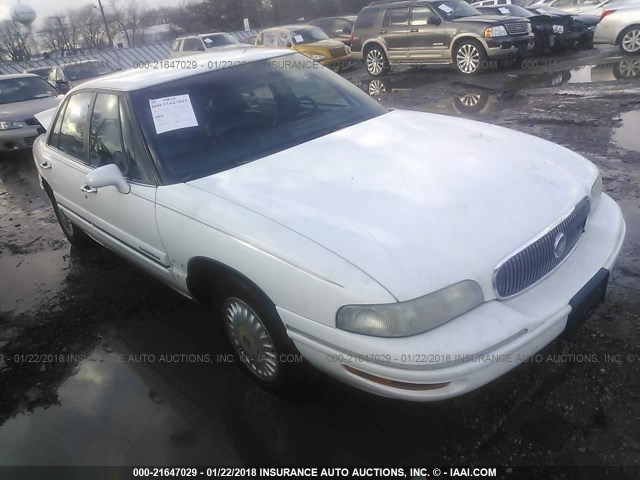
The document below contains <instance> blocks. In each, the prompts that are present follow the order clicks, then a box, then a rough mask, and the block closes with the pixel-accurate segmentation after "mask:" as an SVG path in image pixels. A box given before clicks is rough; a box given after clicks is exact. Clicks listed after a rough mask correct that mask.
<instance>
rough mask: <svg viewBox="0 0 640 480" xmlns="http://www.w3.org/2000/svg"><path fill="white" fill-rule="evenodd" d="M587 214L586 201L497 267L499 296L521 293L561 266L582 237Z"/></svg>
mask: <svg viewBox="0 0 640 480" xmlns="http://www.w3.org/2000/svg"><path fill="white" fill-rule="evenodd" d="M590 211H591V202H590V200H589V197H585V198H584V199H583V200H581V201H580V203H578V205H576V207H575V208H574V209H573V211H572V212H571V213H570V214H569V215H568V216H567V217H565V218H564V219H563V220H562V221H560V223H558V224H557V225H556V226H555V227H553V228H552V229H551V230H550V231H549V232H548V233H546V234H545V235H544V236H542V237H541V238H539V239H537V240H535V241H534V242H533V243H531V244H529V245H528V246H526V247H525V248H523V249H522V250H520V251H519V252H518V253H516V254H515V255H513V256H512V257H510V258H508V259H507V260H505V261H503V262H502V263H501V264H499V265H498V267H497V268H496V272H495V277H494V283H495V288H496V292H497V293H498V295H499V296H500V297H502V298H505V297H511V296H513V295H515V294H517V293H520V292H522V291H523V290H526V289H527V288H529V287H530V286H531V285H533V284H535V283H536V282H538V281H540V280H542V279H543V278H544V277H546V276H547V275H548V274H549V273H550V272H551V271H552V270H553V269H555V268H556V267H557V266H558V265H560V263H562V261H563V260H564V259H565V258H567V256H568V255H569V254H570V253H571V251H572V250H573V248H574V247H575V246H576V245H577V243H578V240H580V237H581V236H582V234H583V233H584V229H585V225H586V223H587V217H588V216H589V212H590ZM562 234H564V235H565V239H566V244H565V245H564V248H563V249H561V250H562V251H560V247H559V246H558V245H557V243H558V242H561V243H562V242H563V240H562Z"/></svg>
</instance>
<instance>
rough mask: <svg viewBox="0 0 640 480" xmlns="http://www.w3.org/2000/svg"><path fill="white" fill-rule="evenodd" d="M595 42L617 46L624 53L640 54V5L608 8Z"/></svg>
mask: <svg viewBox="0 0 640 480" xmlns="http://www.w3.org/2000/svg"><path fill="white" fill-rule="evenodd" d="M593 41H594V43H608V44H609V45H616V46H618V47H620V50H621V51H622V53H640V3H639V4H638V5H637V6H635V7H625V8H617V9H616V8H611V9H609V8H607V9H606V10H605V11H604V12H603V13H602V19H601V20H600V23H599V24H598V26H597V27H596V31H595V32H594V35H593Z"/></svg>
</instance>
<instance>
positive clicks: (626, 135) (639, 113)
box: [611, 110, 640, 153]
mask: <svg viewBox="0 0 640 480" xmlns="http://www.w3.org/2000/svg"><path fill="white" fill-rule="evenodd" d="M611 140H612V142H613V144H614V145H615V146H616V147H619V148H624V149H625V150H630V151H633V152H638V153H640V110H634V111H631V112H626V113H623V114H621V115H620V125H619V126H618V127H617V128H616V129H615V130H614V131H613V136H612V137H611Z"/></svg>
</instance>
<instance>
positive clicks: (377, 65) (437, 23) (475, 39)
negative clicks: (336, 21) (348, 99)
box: [351, 0, 534, 76]
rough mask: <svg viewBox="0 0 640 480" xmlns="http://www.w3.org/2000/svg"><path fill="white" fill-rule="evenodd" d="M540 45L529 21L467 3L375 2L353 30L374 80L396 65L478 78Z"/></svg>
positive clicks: (424, 0)
mask: <svg viewBox="0 0 640 480" xmlns="http://www.w3.org/2000/svg"><path fill="white" fill-rule="evenodd" d="M533 46H534V36H533V33H532V30H531V23H530V22H529V20H527V19H524V18H518V17H503V18H497V17H492V16H486V15H482V14H481V13H480V12H479V11H478V10H476V9H475V8H473V7H471V6H470V5H468V4H467V3H465V2H463V1H462V0H422V1H405V2H395V3H381V4H380V3H374V4H371V5H370V6H368V7H365V8H364V9H363V10H362V11H361V12H360V14H359V15H358V19H357V20H356V23H355V26H354V29H353V41H352V45H351V49H352V51H353V54H354V57H355V58H364V61H365V64H366V67H367V71H368V72H369V74H371V75H372V76H380V75H384V74H386V73H387V72H388V71H389V69H390V67H391V65H392V64H404V65H431V64H453V65H454V66H455V67H456V69H457V70H458V71H459V72H460V73H462V74H464V75H474V74H476V73H478V72H480V71H482V70H483V69H484V68H486V66H487V61H488V60H508V59H513V58H516V57H518V56H521V55H523V54H525V53H527V52H529V51H530V50H532V49H533Z"/></svg>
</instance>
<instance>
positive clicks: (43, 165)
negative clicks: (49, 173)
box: [40, 160, 51, 170]
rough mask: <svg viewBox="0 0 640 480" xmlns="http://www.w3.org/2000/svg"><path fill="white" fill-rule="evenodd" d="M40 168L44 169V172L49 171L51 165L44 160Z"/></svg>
mask: <svg viewBox="0 0 640 480" xmlns="http://www.w3.org/2000/svg"><path fill="white" fill-rule="evenodd" d="M40 167H41V168H43V169H45V170H50V169H51V164H50V163H49V162H47V161H46V160H45V161H44V162H42V163H41V164H40Z"/></svg>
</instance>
